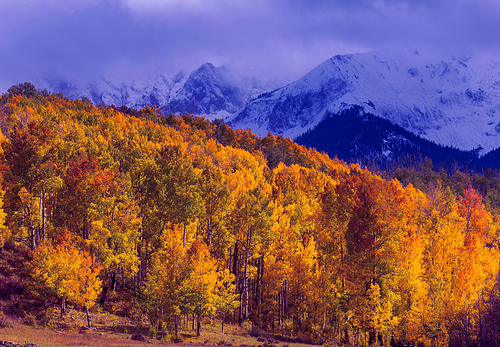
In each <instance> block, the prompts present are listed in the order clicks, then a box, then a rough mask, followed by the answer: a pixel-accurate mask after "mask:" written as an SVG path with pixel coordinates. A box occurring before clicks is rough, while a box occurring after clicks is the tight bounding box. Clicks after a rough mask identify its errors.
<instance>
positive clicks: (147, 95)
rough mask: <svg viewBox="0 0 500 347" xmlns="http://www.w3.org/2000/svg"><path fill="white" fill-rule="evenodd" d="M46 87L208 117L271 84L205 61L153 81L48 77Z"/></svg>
mask: <svg viewBox="0 0 500 347" xmlns="http://www.w3.org/2000/svg"><path fill="white" fill-rule="evenodd" d="M43 87H44V88H46V89H48V90H50V91H53V92H56V93H57V92H61V93H62V94H64V95H65V96H67V97H69V98H81V97H82V96H83V95H86V96H88V97H89V98H90V99H91V100H92V102H93V103H94V104H96V105H101V104H103V105H108V106H109V105H116V106H122V105H125V106H127V107H130V108H132V109H141V108H143V107H145V106H153V105H154V106H157V107H159V108H160V109H161V110H162V111H163V113H164V114H170V113H174V114H184V113H191V114H194V115H197V116H204V117H206V118H208V119H215V118H222V119H225V118H227V117H228V116H230V115H231V114H233V113H235V112H236V111H237V110H238V109H239V108H241V107H243V106H244V105H245V104H247V103H248V102H250V101H251V100H252V99H253V98H255V97H256V96H257V95H259V94H260V93H262V92H263V91H265V90H268V88H270V87H269V84H266V83H263V82H260V81H257V80H256V79H254V78H250V77H244V76H239V75H237V74H234V73H233V72H232V71H230V70H229V69H227V68H225V67H224V66H221V67H215V66H214V65H212V64H211V63H205V64H203V65H202V66H200V67H199V68H198V69H196V70H194V71H192V72H191V73H189V74H188V73H185V72H178V73H176V74H175V75H173V76H164V75H159V76H157V77H156V78H154V79H153V80H133V81H131V82H130V83H117V82H116V81H114V80H110V79H104V78H103V79H100V80H98V81H95V82H94V83H90V84H88V85H85V86H77V85H74V84H71V83H69V82H67V81H64V80H56V79H52V80H45V81H44V85H43Z"/></svg>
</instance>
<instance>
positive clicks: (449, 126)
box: [227, 48, 500, 154]
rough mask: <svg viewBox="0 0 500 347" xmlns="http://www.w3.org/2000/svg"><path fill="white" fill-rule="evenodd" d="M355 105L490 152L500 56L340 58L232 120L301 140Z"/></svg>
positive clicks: (433, 136) (421, 132)
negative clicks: (327, 118)
mask: <svg viewBox="0 0 500 347" xmlns="http://www.w3.org/2000/svg"><path fill="white" fill-rule="evenodd" d="M354 105H357V106H361V107H362V110H363V112H366V113H370V114H373V115H375V116H378V117H381V118H384V119H387V120H389V121H390V122H392V123H394V124H396V125H399V126H401V127H402V128H403V129H405V130H407V131H409V132H411V133H413V134H416V135H418V136H421V137H423V138H425V139H427V140H430V141H433V142H435V143H437V144H440V145H445V146H451V147H456V148H458V149H461V150H473V149H477V148H479V147H482V148H483V149H482V151H481V153H482V154H484V153H486V152H488V151H491V150H493V149H495V148H498V147H500V59H497V60H496V61H495V60H493V59H491V58H489V57H485V56H481V55H476V56H469V57H461V58H457V57H454V58H450V59H445V60H443V59H438V58H436V57H434V56H432V55H428V54H424V53H423V52H419V51H417V50H412V49H406V48H405V49H385V50H380V51H375V52H371V53H361V54H353V55H338V56H335V57H333V58H331V59H329V60H327V61H325V62H324V63H322V64H320V65H319V66H317V67H316V68H315V69H313V70H312V71H311V72H309V73H307V74H306V75H304V76H303V77H301V78H300V79H298V80H297V81H295V82H293V83H291V84H289V85H287V86H284V87H282V88H279V89H276V90H274V91H272V92H268V93H264V94H262V95H260V96H259V97H258V98H256V99H255V100H253V101H252V102H250V103H249V104H248V105H246V106H245V107H243V108H242V109H241V110H239V111H238V112H237V113H235V114H234V115H232V116H231V117H230V118H229V119H228V120H227V122H228V124H229V125H231V126H233V127H235V128H243V129H245V128H250V129H251V130H252V131H253V132H255V133H256V134H258V135H261V136H265V135H266V134H267V133H268V132H272V133H274V134H283V135H284V136H286V137H291V138H297V137H298V136H299V135H301V134H303V133H305V132H306V131H308V130H311V129H313V128H314V127H315V126H317V125H318V124H319V123H320V122H321V121H322V120H323V119H324V118H325V117H329V116H331V115H333V114H339V113H340V112H342V111H344V110H347V109H350V108H351V107H352V106H354Z"/></svg>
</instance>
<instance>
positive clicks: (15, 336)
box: [0, 310, 307, 347]
mask: <svg viewBox="0 0 500 347" xmlns="http://www.w3.org/2000/svg"><path fill="white" fill-rule="evenodd" d="M54 314H55V313H54ZM6 323H7V325H8V326H7V327H5V328H0V340H3V341H12V342H15V343H19V344H26V343H35V344H37V345H38V346H40V347H73V346H87V347H101V346H102V347H114V346H123V347H128V346H165V345H176V346H187V345H189V346H215V345H217V346H242V345H244V346H263V345H264V344H266V346H270V345H274V346H276V347H286V346H289V347H305V346H307V345H305V344H298V343H283V342H276V341H273V343H272V344H269V343H268V342H267V340H265V339H264V338H262V337H252V336H250V335H249V332H248V330H246V329H243V328H241V327H239V326H237V325H227V324H226V325H225V333H224V334H223V333H222V332H221V326H220V323H219V322H213V323H211V322H210V321H209V320H206V321H205V322H204V325H203V330H202V332H201V336H199V337H197V336H196V333H195V331H193V330H191V329H186V328H183V329H180V337H181V339H182V342H180V343H175V344H174V343H172V342H170V340H169V337H168V336H167V337H166V339H163V340H157V339H151V338H150V337H149V336H148V326H147V325H141V324H134V322H133V321H131V320H128V319H126V318H123V317H118V316H114V315H111V314H109V313H106V314H105V313H101V314H95V317H94V327H93V328H92V329H90V330H88V329H82V328H81V327H83V326H85V314H84V313H82V312H79V311H76V310H70V311H69V312H68V313H67V314H66V316H65V318H64V320H62V321H59V320H57V319H54V320H52V321H51V323H49V326H48V327H36V326H32V325H28V324H26V320H25V319H23V320H20V319H13V318H10V317H7V319H6ZM134 334H141V335H143V336H144V337H145V338H146V340H147V341H146V342H139V341H132V340H130V338H131V336H132V335H134Z"/></svg>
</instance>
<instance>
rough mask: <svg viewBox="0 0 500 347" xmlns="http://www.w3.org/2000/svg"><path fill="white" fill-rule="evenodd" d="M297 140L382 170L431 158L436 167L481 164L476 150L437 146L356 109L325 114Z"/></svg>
mask: <svg viewBox="0 0 500 347" xmlns="http://www.w3.org/2000/svg"><path fill="white" fill-rule="evenodd" d="M295 141H296V142H297V143H298V144H300V145H304V146H307V147H314V148H315V149H317V150H318V151H321V152H326V153H328V155H329V156H330V157H338V158H339V159H342V160H346V161H348V162H359V163H362V164H375V165H377V166H378V167H379V168H383V167H384V166H385V165H387V164H389V163H391V162H394V161H395V162H398V161H400V160H406V161H409V162H411V161H414V162H418V161H421V160H422V159H423V158H430V159H431V160H432V163H433V164H434V165H435V167H436V168H440V169H443V168H466V167H468V168H471V167H476V166H478V165H480V164H482V162H481V163H479V162H478V161H477V160H478V155H477V151H461V150H459V149H456V148H451V147H448V146H442V145H438V144H436V143H434V142H431V141H429V140H426V139H423V138H421V137H419V136H417V135H415V134H412V133H410V132H409V131H406V130H404V129H403V128H401V127H400V126H398V125H395V124H393V123H391V122H390V121H388V120H386V119H383V118H380V117H378V116H374V115H372V114H370V113H366V112H364V111H363V110H362V108H361V107H360V106H353V107H352V108H351V109H346V110H344V111H342V112H339V113H338V114H326V116H325V118H324V119H323V120H322V121H321V122H320V123H319V124H318V125H317V126H316V127H315V128H314V129H310V130H308V131H307V132H305V133H304V134H302V135H300V136H298V137H297V138H296V139H295Z"/></svg>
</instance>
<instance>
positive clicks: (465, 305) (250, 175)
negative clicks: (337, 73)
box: [0, 83, 500, 346]
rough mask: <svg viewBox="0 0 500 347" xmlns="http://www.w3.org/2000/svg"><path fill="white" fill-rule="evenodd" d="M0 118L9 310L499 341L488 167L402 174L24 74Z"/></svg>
mask: <svg viewBox="0 0 500 347" xmlns="http://www.w3.org/2000/svg"><path fill="white" fill-rule="evenodd" d="M0 120H1V123H0V126H1V130H2V134H3V135H2V138H1V141H0V142H1V149H2V152H1V158H0V159H1V163H2V165H1V166H0V169H1V173H2V175H1V177H2V180H1V193H2V194H0V195H1V197H2V203H3V204H2V213H0V219H1V220H0V222H1V223H0V225H1V226H2V227H1V228H0V240H1V242H2V245H3V244H4V243H5V245H7V246H5V247H4V249H3V250H2V251H1V252H2V254H5V253H3V252H6V249H7V248H8V247H11V246H10V245H14V246H15V247H24V248H25V249H26V248H28V249H29V250H30V253H29V258H27V260H25V261H24V264H23V267H22V270H21V271H18V272H15V273H14V272H11V275H12V276H18V277H17V278H16V279H15V282H13V285H12V288H11V289H9V290H12V292H11V293H9V294H8V295H14V296H13V297H11V298H14V297H16V298H17V301H16V302H17V303H19V302H20V301H19V299H20V297H19V295H21V298H22V300H24V302H30V304H29V305H24V304H23V305H19V304H16V303H15V302H14V301H13V300H12V302H10V301H9V300H7V301H6V302H7V304H8V305H9V302H10V305H9V307H5V308H4V309H5V310H11V311H12V312H15V313H16V314H18V315H19V316H21V317H26V316H28V315H32V319H33V320H34V321H35V322H41V321H42V320H43V317H46V312H47V310H49V309H51V310H53V311H55V312H56V316H57V317H58V318H54V317H53V318H51V319H52V320H53V321H54V322H56V323H57V322H62V321H63V320H64V319H65V317H67V315H68V314H69V313H68V312H69V310H70V309H71V307H73V308H78V309H79V310H80V311H79V312H81V315H82V317H84V319H85V321H86V322H87V325H89V326H92V325H95V324H97V320H96V317H97V313H98V312H99V310H101V311H103V310H104V311H109V312H112V311H113V310H114V311H116V310H117V308H118V307H122V308H123V310H122V311H121V312H120V314H122V315H125V316H129V318H130V319H136V320H137V319H138V318H137V315H138V316H140V317H144V318H146V319H145V321H144V324H146V326H147V329H148V332H149V333H150V334H151V335H152V336H155V335H157V334H158V333H161V334H163V333H165V334H168V336H170V337H172V339H174V340H175V339H177V338H179V337H180V334H181V333H182V328H183V327H184V325H187V324H188V322H189V324H192V326H193V327H194V330H193V334H196V335H201V332H202V330H203V327H204V326H206V324H207V321H208V319H207V318H208V317H211V318H216V319H218V320H219V321H220V322H221V323H222V326H221V329H223V326H224V325H223V324H224V323H225V322H232V323H237V324H240V325H242V326H247V327H250V328H251V327H254V328H255V329H261V330H262V331H265V332H266V333H267V334H274V335H275V336H281V337H282V338H283V339H291V341H295V340H293V339H297V338H300V339H301V341H302V340H304V341H314V342H318V343H325V342H328V343H331V344H338V345H341V344H345V345H348V344H358V345H359V344H366V343H368V341H370V342H377V341H378V343H380V344H381V343H384V344H388V343H389V342H390V341H392V340H394V341H400V342H401V343H403V342H404V341H412V342H415V343H417V342H418V343H423V344H426V345H431V344H433V345H436V344H446V343H450V344H457V343H459V342H462V341H465V340H466V341H470V342H471V343H479V341H487V342H488V345H490V346H494V345H495V343H497V341H499V339H498V337H499V336H500V331H499V330H498V325H496V324H495V322H496V321H497V320H498V312H499V310H498V303H499V297H498V294H497V293H498V291H497V289H498V282H497V275H498V273H499V263H500V252H499V250H498V244H499V242H498V240H499V230H500V227H499V221H500V219H499V215H498V214H497V212H496V211H497V210H496V209H495V206H498V205H495V204H494V201H493V200H492V199H490V200H488V202H489V204H488V206H485V205H484V204H483V196H484V197H485V201H486V198H487V197H488V196H489V195H488V192H490V193H493V194H495V189H496V188H498V187H499V185H497V186H494V185H493V183H494V182H496V181H495V179H494V178H495V175H494V174H492V175H491V176H490V177H489V179H488V180H486V181H484V180H480V179H477V180H476V179H475V178H474V179H473V178H471V177H470V176H467V175H466V174H461V173H460V172H457V173H456V175H455V176H446V175H445V174H444V175H441V174H439V175H441V176H438V177H437V178H436V177H434V176H433V175H434V174H435V173H432V172H431V171H426V170H428V169H429V168H428V166H425V167H424V169H423V170H422V171H419V172H416V171H412V169H408V168H401V169H402V170H398V171H397V175H398V176H399V177H400V178H401V181H402V182H403V183H404V184H402V183H400V182H399V181H397V180H390V179H384V178H382V177H381V176H379V175H377V174H375V173H372V172H370V171H368V170H367V169H362V168H361V167H360V166H359V165H354V164H351V165H347V164H346V163H344V162H341V161H339V160H337V159H331V158H329V157H328V156H327V155H326V154H321V153H319V152H318V151H316V150H314V149H307V148H305V147H302V146H299V145H298V144H296V143H294V142H293V141H292V140H290V139H286V138H284V137H282V136H273V135H270V134H269V135H267V136H266V137H264V138H261V137H258V136H256V135H255V134H252V133H251V132H250V131H248V130H247V131H241V130H233V129H231V128H230V127H228V126H227V125H226V124H224V123H223V122H222V121H220V120H217V121H214V122H209V121H207V120H205V119H203V118H199V117H194V116H192V115H184V116H182V117H180V116H175V115H173V114H171V115H169V116H164V115H162V114H161V113H159V112H158V110H157V109H154V108H150V107H145V108H143V109H141V110H132V109H130V108H127V107H122V108H119V109H118V108H116V107H115V108H112V107H104V106H99V107H95V106H93V105H92V104H91V103H88V102H87V101H86V100H83V101H82V100H70V99H68V98H64V97H62V96H60V95H53V94H51V93H49V92H47V91H45V90H37V89H35V88H34V87H33V86H32V85H30V84H29V83H26V84H23V85H16V86H13V87H12V88H10V89H9V91H8V92H7V93H5V94H3V95H2V97H1V101H0ZM405 170H406V171H405ZM419 175H420V176H419ZM411 177H413V178H419V179H418V180H417V179H415V181H414V182H415V186H417V187H422V190H420V189H417V188H415V186H414V185H412V184H410V183H409V182H407V180H409V179H410V178H411ZM485 177H486V176H485ZM444 178H446V179H447V180H450V181H448V182H447V181H444V180H443V179H444ZM472 182H474V183H478V182H482V185H479V184H478V187H483V188H484V191H483V190H481V194H483V196H482V195H481V194H480V193H479V191H478V190H476V189H474V188H473V187H472V184H471V183H472ZM497 183H498V182H497ZM488 184H491V185H489V186H488ZM495 187H496V188H495ZM423 190H425V192H424V191H423ZM8 277H10V275H8ZM23 279H24V280H23ZM117 293H121V294H120V295H124V297H125V298H127V299H123V300H122V301H121V305H123V306H120V305H118V304H117V303H116V301H114V300H115V299H116V296H117V295H118V294H117ZM5 295H7V294H5ZM16 295H17V296H16ZM478 303H480V304H478ZM9 312H10V311H9ZM481 343H482V342H481Z"/></svg>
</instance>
